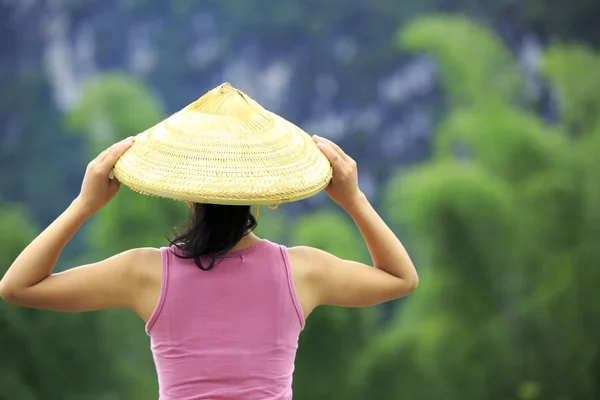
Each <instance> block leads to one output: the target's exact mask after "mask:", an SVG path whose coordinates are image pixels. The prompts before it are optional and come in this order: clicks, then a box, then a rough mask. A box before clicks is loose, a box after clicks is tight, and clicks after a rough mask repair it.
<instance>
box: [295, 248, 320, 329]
mask: <svg viewBox="0 0 600 400" xmlns="http://www.w3.org/2000/svg"><path fill="white" fill-rule="evenodd" d="M319 253H322V251H321V250H317V249H315V248H312V247H307V246H297V247H290V248H288V256H289V259H290V267H291V269H292V278H293V281H294V286H295V288H296V294H297V296H298V301H299V302H300V306H301V307H302V311H303V312H304V317H305V318H307V317H308V316H309V315H310V313H311V312H312V311H313V310H314V309H315V308H316V307H317V306H319V305H320V304H319V297H318V293H317V292H316V291H315V287H316V285H315V282H316V281H317V280H318V279H319V278H318V269H319V266H318V264H319V263H318V261H317V260H318V258H319Z"/></svg>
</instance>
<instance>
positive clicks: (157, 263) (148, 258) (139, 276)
mask: <svg viewBox="0 0 600 400" xmlns="http://www.w3.org/2000/svg"><path fill="white" fill-rule="evenodd" d="M125 254H127V256H126V257H127V260H126V262H125V263H124V264H125V265H124V267H126V269H127V271H126V273H127V274H128V275H129V278H131V279H133V280H134V281H136V282H138V283H140V284H148V283H152V282H158V283H160V280H161V278H162V256H161V253H160V250H159V249H157V248H152V247H142V248H138V249H132V250H129V251H127V252H125V253H124V255H125Z"/></svg>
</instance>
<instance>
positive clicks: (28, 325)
mask: <svg viewBox="0 0 600 400" xmlns="http://www.w3.org/2000/svg"><path fill="white" fill-rule="evenodd" d="M36 231H37V229H36V228H35V227H34V226H33V224H32V223H31V221H30V219H29V218H28V217H27V215H26V213H25V212H24V211H23V208H22V207H19V206H17V205H14V204H8V203H4V202H0V243H2V252H0V267H2V268H3V269H1V270H0V274H1V275H4V273H5V272H6V269H7V268H8V267H9V266H10V265H11V264H12V262H13V261H14V260H15V259H16V258H17V256H18V255H19V253H20V252H21V251H22V250H23V249H24V248H25V246H27V245H28V244H29V242H30V241H31V240H33V238H34V237H35V235H36V233H37V232H36ZM61 262H64V261H62V260H61ZM99 323H100V320H99V318H98V315H97V314H56V313H51V312H48V311H40V310H32V309H26V308H21V307H17V306H13V305H10V304H7V303H5V302H0V349H1V350H0V359H1V360H2V362H1V363H0V387H2V392H1V393H0V398H1V399H7V400H8V399H23V400H37V399H50V400H53V399H56V400H59V399H65V398H77V399H86V400H92V399H101V398H102V397H101V396H102V395H103V394H106V393H108V392H110V386H107V385H110V382H111V381H112V380H113V379H115V378H116V375H113V373H114V371H113V370H112V368H110V357H109V356H108V355H107V354H105V353H103V351H102V349H101V348H99V347H98V346H97V343H98V340H99V338H98V334H99V332H98V327H99ZM57 337H60V338H61V340H56V338H57Z"/></svg>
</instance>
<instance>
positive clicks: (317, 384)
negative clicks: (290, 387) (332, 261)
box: [292, 211, 373, 400]
mask: <svg viewBox="0 0 600 400" xmlns="http://www.w3.org/2000/svg"><path fill="white" fill-rule="evenodd" d="M292 242H293V243H294V244H296V245H303V246H312V247H316V248H319V249H321V250H325V251H328V252H330V253H332V254H335V255H337V256H338V257H341V258H344V259H351V260H357V261H363V262H367V256H368V252H367V250H366V246H365V245H364V244H363V241H362V239H361V237H360V234H359V232H358V230H357V229H356V227H355V226H354V225H353V224H352V222H351V221H349V220H348V218H347V217H345V216H343V215H341V214H339V213H337V212H331V211H319V212H315V213H314V214H311V215H309V216H306V217H303V218H302V219H301V220H298V221H297V222H296V224H295V226H294V229H293V238H292ZM370 311H372V310H366V309H362V310H361V309H348V308H338V307H331V306H322V307H319V308H317V309H316V310H315V311H314V312H313V313H312V314H311V315H310V316H309V317H308V319H307V322H306V327H305V329H304V331H303V332H302V335H301V336H300V344H299V350H298V355H297V357H296V372H295V375H294V397H297V398H298V399H311V400H321V399H322V400H334V399H354V398H357V399H358V398H360V397H355V393H353V392H352V385H351V382H350V381H349V374H350V371H351V366H352V364H353V363H354V362H355V360H356V357H357V356H358V354H359V352H360V350H361V348H362V347H363V345H364V343H365V341H366V338H367V336H368V334H370V333H371V332H372V331H373V318H372V317H373V316H372V313H371V312H370Z"/></svg>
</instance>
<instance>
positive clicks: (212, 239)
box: [170, 203, 257, 271]
mask: <svg viewBox="0 0 600 400" xmlns="http://www.w3.org/2000/svg"><path fill="white" fill-rule="evenodd" d="M190 208H191V215H190V218H189V221H188V226H187V230H186V232H185V233H183V234H181V235H178V236H177V237H176V238H174V239H172V240H170V242H171V245H172V246H175V247H176V248H177V249H179V250H180V251H179V252H176V253H175V254H176V255H177V257H179V258H184V259H194V261H195V262H196V265H197V266H198V268H200V269H201V270H203V271H209V270H211V269H212V268H213V267H214V266H215V264H216V262H217V261H218V259H219V258H221V259H222V256H223V255H225V254H226V253H227V252H228V251H230V250H231V249H232V248H233V247H234V246H235V245H236V244H237V243H238V242H239V241H240V239H242V238H243V237H244V236H245V235H247V234H248V233H250V232H252V231H253V230H254V228H256V225H257V223H256V219H255V218H254V216H253V215H252V213H251V212H250V206H223V205H217V204H200V203H192V205H191V207H190ZM201 257H210V263H209V264H208V266H204V265H202V262H201V261H200V258H201Z"/></svg>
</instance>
